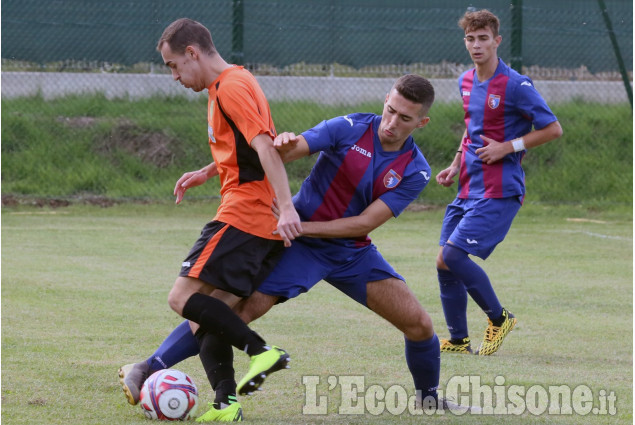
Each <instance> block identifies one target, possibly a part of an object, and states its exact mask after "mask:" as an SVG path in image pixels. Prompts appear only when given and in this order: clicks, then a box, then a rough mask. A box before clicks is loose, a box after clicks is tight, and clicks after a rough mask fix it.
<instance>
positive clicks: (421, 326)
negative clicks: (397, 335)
mask: <svg viewBox="0 0 635 425" xmlns="http://www.w3.org/2000/svg"><path fill="white" fill-rule="evenodd" d="M405 336H406V338H408V339H409V340H410V341H425V340H427V339H430V338H432V337H433V336H434V327H433V326H432V319H431V318H430V315H428V313H426V312H425V311H422V312H421V314H419V315H418V317H417V320H416V322H413V324H412V325H411V326H409V327H408V329H407V330H406V332H405Z"/></svg>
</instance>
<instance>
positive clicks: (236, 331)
mask: <svg viewBox="0 0 635 425" xmlns="http://www.w3.org/2000/svg"><path fill="white" fill-rule="evenodd" d="M183 317H184V318H186V319H188V320H191V321H193V322H195V323H198V324H199V326H200V327H201V329H202V330H203V331H205V332H209V333H211V334H213V335H216V336H218V337H219V338H220V339H221V340H222V341H225V342H226V343H229V344H231V345H233V346H234V347H236V348H238V349H239V350H243V351H245V352H246V353H247V354H248V355H250V356H254V355H256V354H260V353H262V352H264V351H266V350H267V348H265V346H266V343H265V341H264V340H263V339H262V338H261V337H260V335H258V334H257V333H256V332H254V331H252V330H251V329H249V326H247V325H246V324H245V322H243V321H242V320H241V318H240V317H239V316H238V315H237V314H236V313H234V312H233V311H232V309H231V308H230V307H229V306H228V305H227V304H225V303H224V302H222V301H221V300H218V299H216V298H213V297H210V296H207V295H203V294H199V293H196V294H193V295H192V296H191V297H190V298H189V299H188V300H187V302H186V303H185V306H184V307H183Z"/></svg>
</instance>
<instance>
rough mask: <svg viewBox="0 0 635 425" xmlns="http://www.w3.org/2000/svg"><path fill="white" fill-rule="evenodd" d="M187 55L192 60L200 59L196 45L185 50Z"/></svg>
mask: <svg viewBox="0 0 635 425" xmlns="http://www.w3.org/2000/svg"><path fill="white" fill-rule="evenodd" d="M185 55H186V56H189V57H190V58H192V59H194V60H196V59H197V58H198V55H199V51H198V47H196V46H194V45H190V46H187V47H186V48H185Z"/></svg>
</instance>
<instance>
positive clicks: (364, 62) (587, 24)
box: [1, 0, 633, 204]
mask: <svg viewBox="0 0 635 425" xmlns="http://www.w3.org/2000/svg"><path fill="white" fill-rule="evenodd" d="M468 8H474V9H480V8H488V9H489V10H491V11H492V12H494V13H495V14H497V15H498V16H499V18H500V19H501V35H502V36H503V43H502V44H501V47H500V48H499V55H500V56H501V58H502V59H503V60H505V61H506V62H507V63H509V64H511V65H512V66H514V67H515V68H517V69H521V70H522V72H523V73H525V74H527V75H529V76H530V77H531V78H532V79H533V80H534V82H535V85H536V87H537V88H538V90H539V91H540V92H541V93H542V94H543V96H544V97H545V98H546V100H547V102H548V103H549V104H550V106H552V109H554V112H556V114H557V115H558V117H559V119H560V120H561V123H562V125H563V128H564V132H565V135H564V137H563V138H562V139H561V140H559V141H557V142H554V143H552V144H549V145H547V146H545V147H542V148H540V149H537V150H536V151H535V152H534V151H532V152H531V153H530V154H529V155H528V156H527V158H526V160H525V169H526V171H527V178H528V186H529V194H531V192H532V190H533V188H532V184H533V185H535V186H536V188H537V195H535V198H531V195H528V199H529V200H532V199H533V200H534V201H536V202H543V201H544V202H550V203H557V202H580V201H588V200H591V201H601V202H608V203H620V204H622V203H624V204H629V203H631V204H632V88H631V87H632V69H633V67H632V64H633V31H632V29H633V4H632V2H631V1H630V0H559V1H552V0H524V1H523V0H507V1H501V0H490V1H487V2H485V1H469V2H466V1H457V0H429V1H416V0H390V1H388V0H342V1H335V0H330V1H326V0H303V1H293V0H275V1H274V0H214V1H203V0H185V1H180V2H169V1H158V0H141V1H126V2H118V1H96V0H55V1H43V0H20V1H17V0H3V2H2V24H3V34H2V35H3V37H2V87H1V89H2V109H3V113H2V184H3V199H4V198H7V197H8V196H9V195H20V196H24V195H27V196H40V197H46V196H48V197H73V196H105V197H111V198H148V197H149V198H163V197H169V196H170V195H171V185H173V182H174V181H176V179H177V178H178V177H179V176H180V175H181V173H182V172H184V171H188V170H190V169H195V168H200V167H201V166H203V165H205V164H206V163H208V162H209V161H210V160H211V158H210V156H209V150H208V149H207V148H206V145H205V134H206V127H205V125H206V123H205V107H206V93H201V94H195V93H193V92H189V91H187V90H186V89H184V88H183V87H181V86H180V85H179V84H178V83H176V82H174V81H173V80H172V79H171V76H170V75H169V72H168V70H167V69H166V68H165V66H164V65H163V64H162V61H161V57H160V55H159V53H158V52H156V50H155V45H156V41H157V39H158V38H159V36H160V35H161V33H162V31H163V29H164V28H165V27H166V26H167V25H168V24H169V23H170V22H172V21H173V20H175V19H177V18H180V17H184V16H186V17H190V18H193V19H195V20H198V21H200V22H202V23H203V24H204V25H206V26H207V27H208V28H209V29H210V31H211V33H212V37H213V39H214V42H215V44H216V46H217V49H218V50H219V52H220V53H221V55H222V56H223V57H224V58H225V59H227V60H228V61H230V62H232V63H236V64H242V65H244V66H245V67H246V68H248V69H249V70H250V71H252V72H253V73H254V74H255V75H256V77H257V78H258V80H259V82H260V84H261V85H262V87H263V89H264V91H265V93H266V95H267V97H268V99H269V100H270V102H271V104H272V110H273V112H274V121H275V122H276V127H277V129H278V131H287V130H291V131H302V130H304V129H306V128H308V127H310V126H313V125H315V124H317V123H318V122H319V121H321V120H323V119H327V118H330V117H332V116H335V115H337V114H345V113H347V112H356V111H361V110H364V111H372V112H377V113H379V112H380V111H381V105H382V102H383V98H384V96H385V94H386V92H387V90H388V89H389V88H390V86H391V84H392V82H393V81H394V79H395V78H396V77H399V76H400V75H403V74H404V73H416V74H420V75H423V76H426V77H427V78H429V79H430V80H431V81H432V83H433V85H434V86H435V90H436V93H437V100H436V102H435V106H434V107H433V110H432V111H431V116H432V118H433V120H432V122H431V125H429V126H428V127H426V129H424V130H422V131H420V132H418V133H417V134H416V140H417V143H418V144H419V145H420V146H421V148H422V150H423V152H424V154H425V155H426V157H427V158H428V160H429V162H430V163H431V165H432V167H433V172H438V171H439V170H440V169H442V168H445V166H447V164H448V163H449V161H450V160H451V157H452V155H453V152H454V148H455V147H456V145H457V144H458V141H459V139H460V137H461V134H462V131H463V129H462V110H461V107H460V104H459V101H460V99H459V95H458V88H457V83H456V79H457V78H458V76H459V75H460V74H461V72H463V71H464V70H466V69H468V68H470V67H471V63H470V58H469V55H468V54H467V52H466V50H465V46H464V43H463V34H462V31H461V29H460V28H459V27H458V25H457V21H458V19H459V18H460V17H461V16H462V15H463V13H464V12H465V11H466V10H467V9H468ZM598 139H600V141H598ZM574 146H575V148H576V155H575V158H573V157H572V155H571V154H570V153H567V150H569V149H571V148H572V147H574ZM78 161H82V162H81V164H80V163H79V162H78ZM86 163H89V164H92V165H91V167H92V168H86V167H87V166H86ZM294 167H295V168H294ZM308 167H310V162H309V161H307V162H304V163H301V164H300V165H297V166H296V165H294V166H293V167H291V169H290V174H291V175H292V176H293V178H297V179H301V178H302V177H303V176H305V175H306V174H307V173H308ZM595 172H597V173H598V174H600V173H602V174H604V173H611V175H610V176H608V177H607V176H605V175H603V176H602V177H601V178H600V177H597V178H596V177H593V176H591V177H590V174H594V173H595ZM124 175H125V177H124ZM582 181H584V183H582ZM294 184H295V183H294ZM296 186H297V184H296ZM431 186H432V185H431ZM214 190H216V188H214V187H211V188H210V189H209V191H210V192H209V193H206V194H205V195H202V196H208V195H213V194H214ZM453 195H454V193H449V191H441V190H439V189H438V188H429V189H426V191H425V193H424V195H423V201H426V200H427V201H430V202H439V203H442V202H445V201H447V200H448V198H451V197H452V196H453Z"/></svg>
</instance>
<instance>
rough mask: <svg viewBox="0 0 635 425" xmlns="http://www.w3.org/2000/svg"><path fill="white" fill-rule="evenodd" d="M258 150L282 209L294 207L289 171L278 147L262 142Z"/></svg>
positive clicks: (261, 162)
mask: <svg viewBox="0 0 635 425" xmlns="http://www.w3.org/2000/svg"><path fill="white" fill-rule="evenodd" d="M261 136H262V135H261ZM261 136H257V137H261ZM266 137H268V136H266ZM252 146H253V142H252ZM256 151H257V152H258V158H259V159H260V164H261V165H262V168H263V170H264V171H265V174H266V175H267V178H268V179H269V183H271V187H272V188H273V191H274V193H275V194H276V198H277V200H278V206H279V208H280V209H281V210H285V209H288V208H293V201H292V200H291V189H290V188H289V180H288V178H287V172H286V170H285V168H284V164H283V162H282V158H280V155H279V154H278V152H277V151H276V149H275V148H274V147H273V146H272V145H271V144H268V143H262V144H261V145H260V146H258V148H257V149H256Z"/></svg>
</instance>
